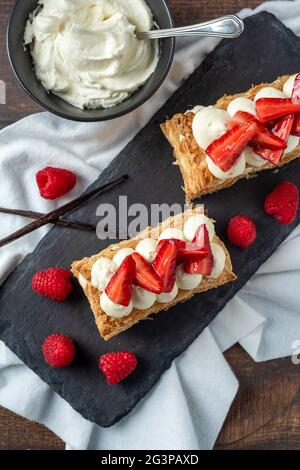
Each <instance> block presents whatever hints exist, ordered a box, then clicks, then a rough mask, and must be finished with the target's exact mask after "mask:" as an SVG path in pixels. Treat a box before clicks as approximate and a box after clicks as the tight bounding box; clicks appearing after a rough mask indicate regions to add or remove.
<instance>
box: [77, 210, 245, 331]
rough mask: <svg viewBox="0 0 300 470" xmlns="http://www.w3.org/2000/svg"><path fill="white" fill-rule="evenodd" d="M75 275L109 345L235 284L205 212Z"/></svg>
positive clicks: (85, 262) (107, 254) (115, 250)
mask: <svg viewBox="0 0 300 470" xmlns="http://www.w3.org/2000/svg"><path fill="white" fill-rule="evenodd" d="M72 273H73V274H74V276H75V277H76V278H77V279H78V281H79V283H80V285H81V287H82V288H83V290H84V292H85V295H86V296H87V298H88V300H89V303H90V306H91V308H92V311H93V313H94V316H95V320H96V324H97V327H98V329H99V331H100V334H101V336H102V337H103V338H104V339H105V340H109V339H110V338H112V337H113V336H116V335H118V334H119V333H121V332H122V331H125V330H127V329H128V328H130V327H131V326H133V325H134V324H136V323H138V322H139V321H140V320H145V319H146V318H149V316H150V315H152V314H154V313H158V312H160V311H162V310H167V309H169V308H170V307H172V306H173V305H175V304H177V303H178V302H183V301H185V300H187V299H188V298H190V297H192V296H193V295H194V294H196V293H200V292H205V291H207V290H209V289H212V288H214V287H218V286H220V285H222V284H225V283H227V282H230V281H233V280H235V279H236V276H235V275H234V273H233V271H232V265H231V260H230V256H229V253H228V251H227V250H226V247H225V246H224V244H223V243H222V242H221V240H220V239H219V238H218V237H217V235H216V234H215V229H214V223H213V221H212V220H211V219H209V218H208V217H207V216H206V215H204V213H203V209H202V208H200V207H197V208H194V209H190V210H187V211H185V212H184V213H182V214H179V215H177V216H175V217H170V218H169V219H167V220H166V221H165V222H163V223H162V224H160V225H159V226H158V227H156V228H154V229H151V228H148V229H146V230H145V231H143V232H141V233H140V234H139V235H138V236H137V237H136V238H132V239H130V240H126V241H122V242H120V243H118V244H115V245H111V246H109V247H108V248H106V249H105V250H103V251H102V252H101V253H99V254H97V255H95V256H92V257H90V258H85V259H82V260H81V261H75V262H74V263H73V264H72Z"/></svg>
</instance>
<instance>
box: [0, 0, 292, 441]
mask: <svg viewBox="0 0 300 470" xmlns="http://www.w3.org/2000/svg"><path fill="white" fill-rule="evenodd" d="M169 3H170V5H171V6H172V7H173V12H174V17H175V21H176V24H177V25H183V24H188V23H192V22H196V21H201V20H206V19H209V18H212V17H217V16H220V15H223V14H227V13H233V12H235V11H237V10H239V9H241V8H243V7H249V6H252V7H254V6H256V5H258V4H259V3H261V1H260V0H220V1H218V2H212V1H211V0H189V1H187V0H169ZM12 4H13V0H2V1H1V17H0V80H4V81H5V82H6V84H7V92H8V93H7V105H5V106H4V105H0V128H1V127H4V126H6V125H8V124H10V123H12V122H15V121H17V120H18V119H21V118H22V117H24V116H27V115H29V114H32V113H34V112H37V111H39V110H40V108H39V107H38V106H37V105H35V104H34V103H33V102H32V101H31V100H30V99H29V98H27V96H26V95H25V93H24V92H23V90H22V89H21V88H20V86H19V85H18V84H17V82H16V81H15V78H14V77H13V74H12V72H11V70H10V67H9V64H8V60H7V56H6V49H5V29H6V24H7V18H8V15H9V11H10V9H11V7H12ZM226 358H227V360H228V361H229V363H230V365H231V367H232V368H233V370H234V372H235V374H236V375H237V377H238V379H239V381H240V389H239V392H238V395H237V397H236V400H235V402H234V404H233V406H232V408H231V410H230V413H229V415H228V417H227V420H226V422H225V424H224V427H223V429H222V431H221V433H220V436H219V439H218V441H217V444H216V448H217V449H300V376H299V367H296V366H295V365H293V364H292V362H291V360H290V359H284V360H281V359H280V360H276V361H270V362H267V363H262V364H256V363H254V362H253V361H252V360H251V358H249V356H248V355H247V354H246V353H245V352H244V351H243V350H242V349H241V348H240V347H239V346H235V347H233V348H231V350H230V351H228V352H227V353H226ZM0 436H1V437H0V449H63V447H64V445H63V443H62V441H60V439H58V438H57V437H56V436H55V435H54V434H53V433H51V432H50V431H48V430H47V429H46V428H45V427H43V426H40V425H38V424H36V423H31V422H29V421H27V420H25V419H24V418H21V417H19V416H17V415H15V414H14V413H11V412H9V411H7V410H4V409H3V408H0Z"/></svg>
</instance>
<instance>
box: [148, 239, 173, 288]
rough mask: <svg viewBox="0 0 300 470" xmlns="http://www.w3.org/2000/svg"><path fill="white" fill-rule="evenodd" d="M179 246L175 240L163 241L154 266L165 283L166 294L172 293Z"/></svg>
mask: <svg viewBox="0 0 300 470" xmlns="http://www.w3.org/2000/svg"><path fill="white" fill-rule="evenodd" d="M176 260H177V245H176V243H175V241H174V240H162V242H161V244H160V248H159V250H158V253H157V255H156V258H155V259H154V261H153V263H152V266H153V268H154V269H155V271H156V272H157V274H158V275H159V277H160V278H161V279H162V281H163V286H164V292H171V291H172V289H173V287H174V284H175V278H176Z"/></svg>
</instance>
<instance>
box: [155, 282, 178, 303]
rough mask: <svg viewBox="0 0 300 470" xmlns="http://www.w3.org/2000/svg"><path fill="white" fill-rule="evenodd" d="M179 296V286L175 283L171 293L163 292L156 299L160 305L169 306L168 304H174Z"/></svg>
mask: <svg viewBox="0 0 300 470" xmlns="http://www.w3.org/2000/svg"><path fill="white" fill-rule="evenodd" d="M177 295H178V286H177V284H176V282H175V284H174V286H173V289H172V290H171V292H163V293H162V294H159V295H158V296H157V297H156V302H157V303H158V304H167V303H168V302H172V300H174V299H175V298H176V297H177Z"/></svg>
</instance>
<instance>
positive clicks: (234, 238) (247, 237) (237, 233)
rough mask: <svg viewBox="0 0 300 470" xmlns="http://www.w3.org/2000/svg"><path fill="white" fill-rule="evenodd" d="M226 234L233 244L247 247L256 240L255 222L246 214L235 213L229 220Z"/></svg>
mask: <svg viewBox="0 0 300 470" xmlns="http://www.w3.org/2000/svg"><path fill="white" fill-rule="evenodd" d="M227 236H228V239H229V241H230V243H232V244H233V245H236V246H238V247H240V248H247V247H248V246H250V245H252V244H253V243H254V242H255V240H256V226H255V223H254V222H253V220H251V219H250V218H249V217H247V216H246V215H237V216H236V217H233V218H232V219H231V220H230V221H229V224H228V227H227Z"/></svg>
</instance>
